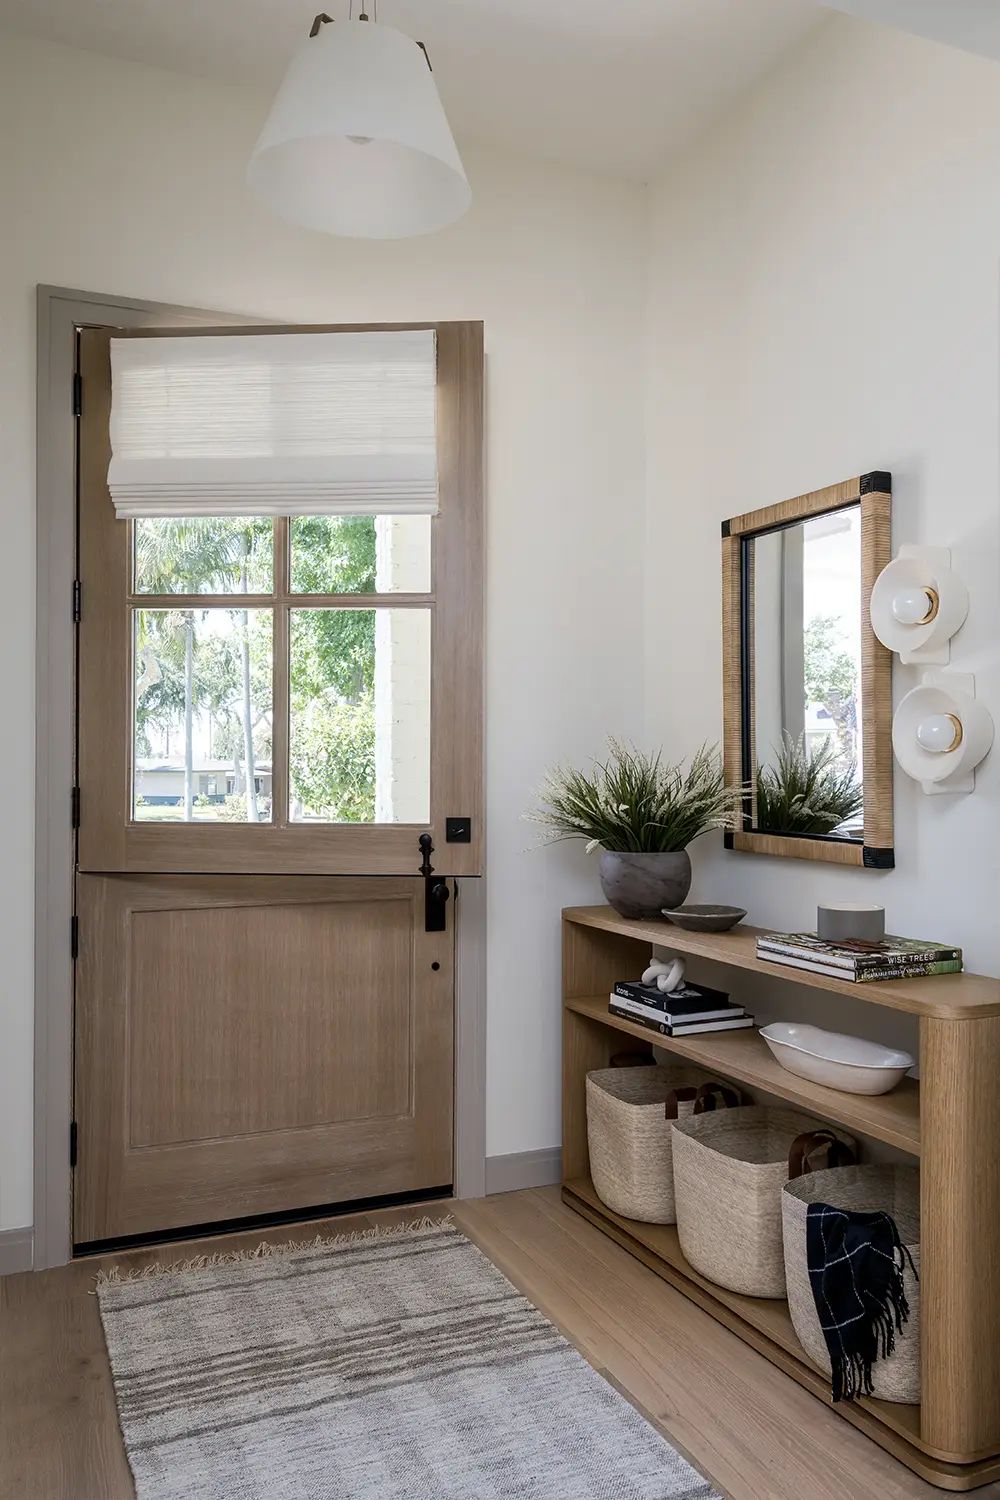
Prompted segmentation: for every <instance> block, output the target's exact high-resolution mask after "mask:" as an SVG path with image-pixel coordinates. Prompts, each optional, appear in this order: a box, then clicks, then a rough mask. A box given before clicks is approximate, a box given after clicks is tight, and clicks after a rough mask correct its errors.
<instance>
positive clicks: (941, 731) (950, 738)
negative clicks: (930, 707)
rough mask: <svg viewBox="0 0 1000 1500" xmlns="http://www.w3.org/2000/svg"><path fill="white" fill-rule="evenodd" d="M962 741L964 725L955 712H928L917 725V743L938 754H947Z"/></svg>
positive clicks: (923, 748) (922, 747)
mask: <svg viewBox="0 0 1000 1500" xmlns="http://www.w3.org/2000/svg"><path fill="white" fill-rule="evenodd" d="M961 743H962V725H961V721H960V720H959V719H956V717H955V715H954V714H928V715H927V717H926V719H921V720H920V722H919V724H918V725H917V744H918V745H919V746H920V748H921V750H929V751H931V752H932V753H934V754H936V755H944V754H947V752H948V751H949V750H955V749H957V748H958V746H959V745H960V744H961Z"/></svg>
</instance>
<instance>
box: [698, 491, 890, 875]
mask: <svg viewBox="0 0 1000 1500" xmlns="http://www.w3.org/2000/svg"><path fill="white" fill-rule="evenodd" d="M891 507H892V477H891V475H889V474H887V473H885V472H883V471H881V470H875V471H873V472H872V473H870V474H862V475H860V476H859V477H857V478H855V479H847V480H844V481H843V482H842V483H840V484H832V485H828V486H827V487H826V488H825V489H820V490H811V491H810V492H809V493H807V494H804V495H799V496H797V497H795V498H794V499H791V500H782V501H779V502H778V503H776V504H774V505H768V506H764V507H762V508H761V509H760V510H754V511H748V512H746V513H745V514H743V515H739V516H733V517H732V518H731V519H730V520H728V521H724V522H723V524H722V563H723V626H724V643H723V706H724V725H725V728H724V751H723V754H724V760H725V767H726V780H727V783H728V784H729V785H730V786H736V785H743V786H745V787H746V788H747V791H746V795H745V800H744V803H743V819H742V823H741V826H740V827H739V829H737V830H736V831H735V832H734V833H733V834H732V835H730V836H728V837H727V839H726V844H727V847H728V848H730V849H734V850H738V851H741V852H746V853H761V854H778V855H786V856H789V857H791V858H794V859H820V860H827V861H830V862H833V863H837V864H845V865H860V866H862V867H864V868H867V869H891V868H892V866H893V863H894V855H893V847H892V843H893V840H892V743H891V738H892V677H891V672H892V661H891V657H890V655H889V653H888V651H886V650H885V648H884V647H883V646H882V645H881V644H880V642H879V641H878V639H877V638H876V636H875V633H874V631H873V630H872V625H871V619H870V617H869V600H870V598H871V592H872V588H873V586H874V583H875V579H876V578H877V577H878V576H879V573H880V571H881V569H882V568H883V567H884V566H885V563H886V560H887V559H888V557H889V553H890V518H891Z"/></svg>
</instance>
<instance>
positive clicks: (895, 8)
mask: <svg viewBox="0 0 1000 1500" xmlns="http://www.w3.org/2000/svg"><path fill="white" fill-rule="evenodd" d="M824 4H826V5H831V6H833V7H834V8H835V9H836V10H846V11H847V12H848V13H849V14H850V15H852V16H863V17H864V19H865V20H868V21H879V22H881V23H882V25H883V26H895V27H898V29H899V30H900V31H911V32H912V33H913V35H914V36H925V37H930V39H931V40H932V41H935V42H948V43H949V44H950V45H951V46H953V47H962V48H964V49H965V51H967V52H979V53H981V54H982V56H983V57H993V58H996V59H997V60H998V61H1000V4H998V3H997V0H824Z"/></svg>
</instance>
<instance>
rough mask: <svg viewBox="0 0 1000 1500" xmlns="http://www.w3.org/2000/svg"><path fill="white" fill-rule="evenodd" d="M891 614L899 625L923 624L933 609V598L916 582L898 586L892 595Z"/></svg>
mask: <svg viewBox="0 0 1000 1500" xmlns="http://www.w3.org/2000/svg"><path fill="white" fill-rule="evenodd" d="M891 608H892V615H893V619H894V620H898V622H899V624H900V625H923V623H924V621H925V620H928V619H929V618H930V616H931V614H932V613H933V610H934V599H933V597H932V596H931V594H929V593H928V591H927V589H924V588H918V587H917V585H916V584H910V585H904V586H903V587H901V588H898V589H897V590H896V592H895V593H894V594H893V596H892V605H891Z"/></svg>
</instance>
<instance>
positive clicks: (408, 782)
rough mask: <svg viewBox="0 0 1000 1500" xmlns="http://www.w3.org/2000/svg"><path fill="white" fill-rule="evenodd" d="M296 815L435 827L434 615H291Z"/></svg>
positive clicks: (347, 612)
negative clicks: (432, 824)
mask: <svg viewBox="0 0 1000 1500" xmlns="http://www.w3.org/2000/svg"><path fill="white" fill-rule="evenodd" d="M290 634H291V742H290V751H291V785H290V789H289V790H290V796H289V811H290V816H291V818H292V820H293V821H295V822H309V823H427V822H428V821H429V819H430V800H431V795H430V781H431V776H430V769H431V611H430V609H295V610H292V612H291V632H290Z"/></svg>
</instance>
